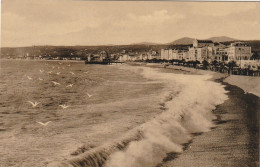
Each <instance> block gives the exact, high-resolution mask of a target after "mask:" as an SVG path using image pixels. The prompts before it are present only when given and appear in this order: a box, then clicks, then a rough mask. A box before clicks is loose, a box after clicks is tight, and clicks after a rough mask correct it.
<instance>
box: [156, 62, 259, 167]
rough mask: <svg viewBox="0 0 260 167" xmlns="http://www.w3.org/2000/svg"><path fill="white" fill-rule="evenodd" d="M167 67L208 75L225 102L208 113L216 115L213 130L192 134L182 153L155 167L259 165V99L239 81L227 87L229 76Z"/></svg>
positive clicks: (242, 166)
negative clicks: (222, 92) (224, 95)
mask: <svg viewBox="0 0 260 167" xmlns="http://www.w3.org/2000/svg"><path fill="white" fill-rule="evenodd" d="M167 68H169V69H173V70H177V71H182V72H184V73H185V72H186V73H187V72H188V74H191V75H212V76H213V77H212V78H211V79H210V80H212V81H214V82H218V83H221V84H222V85H225V90H227V91H228V93H227V95H228V97H229V99H228V100H226V101H225V102H224V103H223V104H220V105H218V106H216V109H215V110H213V111H212V112H213V113H214V114H215V115H216V116H217V119H216V120H213V122H214V123H215V125H216V127H214V128H212V130H211V131H209V132H205V133H200V134H194V136H193V139H192V141H190V142H188V143H186V144H184V145H183V147H184V152H183V153H181V154H177V153H168V154H167V157H165V158H164V160H163V162H161V163H160V164H158V165H157V167H171V166H176V167H192V166H194V167H197V166H207V167H221V166H232V167H233V166H234V167H244V166H259V150H258V148H259V112H257V111H259V110H260V106H259V104H260V98H259V96H257V95H256V93H254V92H250V93H247V92H248V91H246V90H245V88H244V89H242V88H243V87H245V86H244V85H243V84H241V82H238V83H234V82H233V85H231V84H230V82H232V81H233V80H231V81H230V80H227V79H229V78H230V76H229V75H226V74H223V73H216V72H212V71H204V70H196V69H192V68H187V67H180V66H170V67H167ZM167 68H166V69H167ZM231 77H232V76H231ZM241 87H242V88H241ZM247 88H248V87H247ZM251 93H254V94H251Z"/></svg>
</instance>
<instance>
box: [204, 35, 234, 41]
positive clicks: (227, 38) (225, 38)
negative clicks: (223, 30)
mask: <svg viewBox="0 0 260 167" xmlns="http://www.w3.org/2000/svg"><path fill="white" fill-rule="evenodd" d="M207 40H212V41H213V42H227V41H236V40H237V39H234V38H230V37H226V36H220V37H211V38H208V39H207Z"/></svg>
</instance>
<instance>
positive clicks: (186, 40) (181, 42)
mask: <svg viewBox="0 0 260 167" xmlns="http://www.w3.org/2000/svg"><path fill="white" fill-rule="evenodd" d="M193 41H194V38H189V37H183V38H180V39H177V40H175V41H173V42H170V43H168V44H170V45H190V44H192V43H193Z"/></svg>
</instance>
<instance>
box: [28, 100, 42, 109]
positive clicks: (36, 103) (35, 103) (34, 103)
mask: <svg viewBox="0 0 260 167" xmlns="http://www.w3.org/2000/svg"><path fill="white" fill-rule="evenodd" d="M28 102H29V103H30V104H31V105H32V107H33V108H34V107H36V106H37V105H38V104H40V103H38V102H31V101H28Z"/></svg>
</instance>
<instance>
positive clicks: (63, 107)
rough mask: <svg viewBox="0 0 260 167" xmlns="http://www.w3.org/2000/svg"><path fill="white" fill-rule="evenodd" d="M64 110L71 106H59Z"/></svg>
mask: <svg viewBox="0 0 260 167" xmlns="http://www.w3.org/2000/svg"><path fill="white" fill-rule="evenodd" d="M59 106H60V107H61V108H62V109H66V108H68V107H69V106H67V105H66V104H62V105H59Z"/></svg>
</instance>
